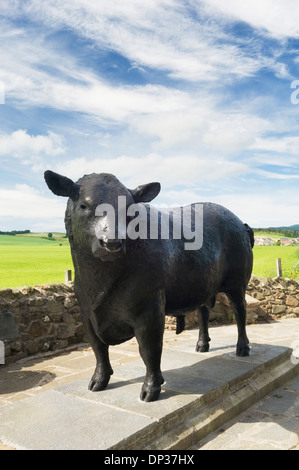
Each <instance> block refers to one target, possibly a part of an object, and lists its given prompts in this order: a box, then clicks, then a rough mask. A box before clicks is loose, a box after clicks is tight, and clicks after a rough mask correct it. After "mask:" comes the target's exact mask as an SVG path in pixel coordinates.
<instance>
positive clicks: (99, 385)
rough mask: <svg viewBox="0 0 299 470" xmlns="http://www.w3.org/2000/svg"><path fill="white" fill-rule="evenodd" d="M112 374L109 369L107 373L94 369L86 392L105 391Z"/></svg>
mask: <svg viewBox="0 0 299 470" xmlns="http://www.w3.org/2000/svg"><path fill="white" fill-rule="evenodd" d="M112 374H113V370H112V369H110V370H109V372H106V373H105V372H103V371H102V370H101V369H97V368H96V370H95V372H94V374H93V376H92V378H91V380H90V382H89V385H88V390H91V391H92V392H99V391H100V390H105V388H106V387H107V385H108V383H109V380H110V376H111V375H112Z"/></svg>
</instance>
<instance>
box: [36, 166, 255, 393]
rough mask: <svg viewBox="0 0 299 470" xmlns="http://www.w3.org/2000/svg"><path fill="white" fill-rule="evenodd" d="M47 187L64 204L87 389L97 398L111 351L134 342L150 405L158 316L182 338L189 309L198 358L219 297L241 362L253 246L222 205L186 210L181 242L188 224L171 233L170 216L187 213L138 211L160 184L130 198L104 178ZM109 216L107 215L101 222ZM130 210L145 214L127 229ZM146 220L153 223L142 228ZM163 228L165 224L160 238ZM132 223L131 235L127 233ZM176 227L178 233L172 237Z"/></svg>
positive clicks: (58, 179) (155, 386)
mask: <svg viewBox="0 0 299 470" xmlns="http://www.w3.org/2000/svg"><path fill="white" fill-rule="evenodd" d="M45 180H46V182H47V185H48V187H49V188H50V190H51V191H52V192H53V193H54V194H56V195H58V196H65V197H68V198H69V199H68V203H67V209H66V214H65V225H66V230H67V235H68V237H69V241H70V246H71V253H72V258H73V263H74V268H75V280H74V289H75V294H76V297H77V299H78V303H79V306H80V310H81V315H82V319H83V322H84V324H85V327H86V329H87V331H88V334H89V338H90V343H91V345H92V348H93V351H94V353H95V356H96V360H97V364H96V368H95V372H94V374H93V376H92V378H91V381H90V384H89V389H90V390H92V391H98V390H103V389H105V388H106V387H107V385H108V382H109V380H110V376H111V375H112V374H113V370H112V368H111V365H110V362H109V354H108V348H109V345H115V344H120V343H123V342H124V341H127V340H129V339H131V338H132V337H134V336H135V337H136V339H137V341H138V345H139V351H140V355H141V357H142V359H143V361H144V363H145V366H146V376H145V380H144V383H143V385H142V389H141V395H140V397H141V400H144V401H154V400H157V399H158V397H159V394H160V391H161V385H162V383H163V376H162V373H161V369H160V362H161V354H162V344H163V331H164V322H165V314H166V315H174V316H176V317H177V333H180V332H181V331H182V330H183V329H184V315H185V314H186V313H187V312H188V311H190V310H193V309H195V308H197V310H198V321H199V338H198V341H197V344H196V350H197V351H201V352H206V351H208V349H209V341H210V338H209V334H208V320H209V310H210V308H211V307H213V305H214V303H215V297H216V294H217V293H218V292H225V293H226V294H227V296H228V298H229V300H230V303H231V305H232V308H233V311H234V314H235V318H236V322H237V328H238V342H237V349H236V353H237V355H238V356H247V355H248V354H249V346H248V338H247V335H246V329H245V325H246V303H245V290H246V287H247V284H248V281H249V279H250V276H251V271H252V262H253V255H252V247H253V240H254V239H253V232H252V230H251V228H250V227H249V226H248V225H247V224H243V223H242V222H241V221H240V220H239V219H238V218H237V217H236V216H235V215H234V214H232V213H231V212H230V211H229V210H227V209H225V208H224V207H222V206H220V205H217V204H213V203H202V204H199V203H198V204H193V205H191V206H186V207H185V208H184V209H186V208H187V209H188V207H189V209H190V210H189V212H188V214H189V215H190V217H189V219H188V217H185V218H187V219H188V223H189V222H190V220H191V225H190V227H189V236H188V240H187V237H186V235H184V234H185V231H184V230H183V229H184V223H185V222H186V221H184V220H183V219H184V218H183V217H176V227H175V220H174V219H175V214H176V215H177V216H178V214H180V215H182V214H183V215H184V214H185V215H186V214H187V212H185V213H183V208H182V209H181V208H177V209H169V210H168V209H163V210H161V211H158V209H155V208H154V206H152V205H149V204H146V203H147V202H150V201H151V200H152V199H154V198H155V197H156V196H157V194H158V193H159V192H160V184H159V183H149V184H145V185H142V186H138V187H137V188H136V189H134V190H130V189H128V188H126V187H125V186H124V185H123V184H122V183H121V182H120V181H119V180H118V179H117V178H116V177H115V176H113V175H111V174H107V173H101V174H95V173H93V174H91V175H85V176H83V177H82V178H80V179H79V180H78V181H77V182H76V183H75V182H73V181H72V180H71V179H69V178H67V177H65V176H62V175H59V174H57V173H54V172H52V171H50V170H49V171H46V172H45ZM120 203H121V204H122V210H123V213H122V214H120V213H119V207H118V205H119V204H120ZM109 208H112V209H115V211H113V210H112V212H111V213H110V216H109V217H108V212H109ZM132 208H133V211H132ZM196 210H197V212H196ZM136 211H137V213H142V212H143V219H140V218H139V219H138V220H137V219H135V220H134V217H133V215H134V213H135V215H136ZM159 212H160V215H157V214H158V213H159ZM111 214H112V215H115V218H113V217H112V216H111ZM123 214H124V215H123ZM144 214H145V215H144ZM153 214H154V216H157V217H156V219H155V220H156V221H158V222H156V225H155V224H154V225H153V224H152V225H153V227H150V228H149V225H150V222H151V221H152V220H153V217H154V216H153ZM161 214H162V215H163V214H164V216H163V217H164V219H163V217H162V216H161ZM165 214H166V215H167V217H168V216H169V217H168V218H167V217H166V219H165ZM197 216H198V218H196V217H197ZM114 219H115V220H114ZM162 220H164V221H165V220H168V221H169V220H172V224H170V223H169V227H168V232H167V230H166V232H167V233H168V236H164V237H162V236H161V231H163V230H164V233H165V227H162ZM177 221H179V222H177ZM137 222H138V223H137ZM146 222H149V224H148V226H147V227H145V225H146ZM196 223H197V226H196ZM130 224H131V225H132V224H133V226H134V227H135V230H131V232H130V233H129V225H130ZM178 224H179V228H180V229H182V230H180V231H179V232H180V233H179V236H178V227H177V225H178ZM185 225H186V223H185ZM144 227H145V228H144ZM137 228H138V229H139V236H138V231H137V230H136V229H137ZM141 228H142V229H144V230H143V236H141ZM116 229H117V233H116ZM175 230H176V235H175V236H174V232H175ZM186 230H187V229H186ZM182 232H183V234H182ZM134 233H135V235H134ZM199 233H201V235H202V236H201V237H200V236H199ZM153 234H154V235H153ZM190 234H191V235H192V236H193V238H194V240H195V239H196V237H197V235H198V239H197V245H196V244H195V246H193V247H192V243H190ZM129 235H131V236H129ZM150 235H153V236H150ZM198 240H199V241H198ZM187 241H188V243H187ZM195 241H196V240H195Z"/></svg>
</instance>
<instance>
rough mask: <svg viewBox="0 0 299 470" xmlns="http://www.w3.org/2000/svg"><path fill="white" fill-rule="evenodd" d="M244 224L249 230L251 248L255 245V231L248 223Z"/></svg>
mask: <svg viewBox="0 0 299 470" xmlns="http://www.w3.org/2000/svg"><path fill="white" fill-rule="evenodd" d="M244 226H245V228H246V230H247V233H248V236H249V239H250V244H251V248H253V247H254V233H253V230H252V228H250V227H249V225H247V224H244Z"/></svg>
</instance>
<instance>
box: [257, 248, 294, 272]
mask: <svg viewBox="0 0 299 470" xmlns="http://www.w3.org/2000/svg"><path fill="white" fill-rule="evenodd" d="M253 256H254V264H253V274H254V275H255V276H260V277H275V276H277V273H276V258H281V264H282V275H283V277H288V278H293V279H299V247H298V246H255V247H254V248H253Z"/></svg>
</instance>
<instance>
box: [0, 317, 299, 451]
mask: <svg viewBox="0 0 299 470" xmlns="http://www.w3.org/2000/svg"><path fill="white" fill-rule="evenodd" d="M210 336H211V338H212V341H211V349H210V352H209V353H202V354H200V353H196V352H195V351H194V348H195V343H196V340H197V331H196V330H188V331H185V332H183V333H182V334H181V335H179V336H176V335H175V332H173V331H166V332H165V337H164V350H163V356H162V371H163V375H164V379H165V384H164V385H163V390H162V393H161V396H160V398H159V400H158V401H157V402H153V403H144V402H141V401H140V400H139V394H140V389H141V385H142V383H143V378H144V373H145V367H144V364H143V362H142V360H141V359H140V357H139V353H138V346H137V344H136V341H134V340H132V341H130V342H127V343H124V344H122V345H119V346H114V347H111V348H110V349H111V352H110V357H111V363H112V367H113V369H114V374H113V376H112V378H111V382H110V384H109V386H108V388H107V389H106V390H105V391H102V392H90V391H88V390H87V385H88V382H89V380H90V376H91V375H92V373H93V370H94V366H95V358H94V355H93V352H92V351H91V349H90V348H87V347H83V346H82V347H80V348H79V349H77V350H73V351H66V352H64V353H63V354H58V355H57V354H56V355H53V356H51V355H46V356H45V355H44V356H42V357H32V358H27V359H26V360H22V361H19V362H18V363H16V364H13V365H9V366H4V367H1V368H0V449H1V448H2V449H32V450H38V449H44V450H46V449H47V450H48V449H49V450H56V449H64V450H67V449H86V450H88V449H102V450H116V449H119V450H126V449H130V450H137V449H138V450H139V449H150V450H155V449H157V450H175V449H193V450H196V449H200V448H208V447H209V446H212V445H213V444H212V443H213V442H214V443H216V444H215V445H216V448H218V447H221V446H222V447H223V448H233V447H232V439H233V438H232V435H231V434H230V433H229V432H230V430H231V432H233V431H232V430H233V429H234V432H235V434H234V435H235V436H236V433H237V434H238V435H239V434H240V432H239V430H236V428H233V423H232V422H231V421H230V420H232V419H234V418H235V419H242V421H241V424H242V425H243V428H242V429H243V431H244V433H245V434H244V435H246V432H247V431H246V429H247V428H246V424H248V425H249V424H250V425H251V424H252V423H251V422H249V417H248V415H247V418H246V417H245V418H240V417H242V416H243V415H242V413H249V412H250V410H251V408H250V407H252V406H255V407H261V408H258V410H259V414H257V415H254V416H253V421H254V420H257V422H256V424H259V425H260V434H262V433H263V429H262V426H263V424H266V433H267V432H268V431H267V430H269V423H270V424H271V422H273V421H271V420H273V419H274V417H275V416H276V415H277V414H279V415H280V416H281V422H280V424H278V426H279V429H278V430H277V432H279V431H281V433H282V434H281V436H282V437H281V442H282V443H283V444H282V447H281V448H296V447H298V433H299V430H298V414H299V413H298V381H297V382H296V381H295V382H291V385H290V387H291V388H289V389H288V388H286V387H287V385H286V384H287V382H289V381H290V380H294V378H298V374H299V364H298V363H299V360H298V349H299V319H286V320H281V321H277V322H273V323H268V324H257V325H249V326H248V336H249V339H250V347H251V354H250V356H249V357H245V358H239V357H236V355H235V343H236V339H237V331H236V325H225V326H217V327H216V326H215V327H211V328H210ZM282 390H283V391H282ZM271 392H272V395H270V396H269V395H267V394H269V393H271ZM275 394H276V395H277V397H279V398H276V400H275V399H274V398H275ZM271 396H272V398H273V399H272V401H271V399H270V398H271ZM269 399H270V402H269V401H268V402H266V401H265V400H269ZM263 400H264V401H263ZM292 400H293V401H292ZM294 400H295V401H294ZM296 400H297V402H296ZM291 401H292V405H290V403H291ZM264 402H265V403H266V405H265V406H266V407H268V408H267V410H268V412H266V411H263V408H262V406H263V405H262V404H263V403H264ZM274 404H275V406H276V407H278V408H275V406H274ZM296 407H297V408H296ZM269 410H270V411H269ZM271 410H272V411H271ZM251 413H253V411H252V412H251ZM264 415H267V417H268V418H267V420H265V416H264ZM283 415H284V416H283ZM262 416H264V423H263V419H262ZM236 417H238V418H236ZM283 418H284V420H283ZM283 423H284V424H283ZM219 430H220V431H221V432H220V431H219ZM286 431H287V432H286ZM215 432H216V433H215ZM213 433H215V434H213ZM270 434H271V433H270ZM225 435H226V436H227V438H225ZM258 435H259V434H257V435H256V437H255V433H254V432H252V428H251V434H250V433H249V434H248V435H247V437H248V436H249V441H248V439H247V440H246V439H243V440H242V439H241V441H239V442H241V444H240V445H241V446H242V445H243V446H244V447H243V448H244V449H245V448H255V445H256V446H261V440H260V441H259V440H258ZM268 435H269V432H268ZM212 436H213V438H212ZM250 436H251V437H250ZM273 436H274V434H273ZM220 438H222V441H219V439H220ZM209 439H210V440H209ZM217 439H218V441H217ZM225 439H226V442H225ZM255 439H256V441H255ZM270 441H271V437H270V438H269V442H268V443H267V446H270V448H271V442H270ZM273 441H275V442H274V444H273V443H272V444H273V448H276V449H277V448H280V447H279V438H277V433H275V439H274V437H273ZM217 442H218V443H217ZM235 442H236V439H235ZM265 445H266V444H265ZM217 446H218V447H217ZM239 448H240V447H239ZM257 448H261V447H257Z"/></svg>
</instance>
